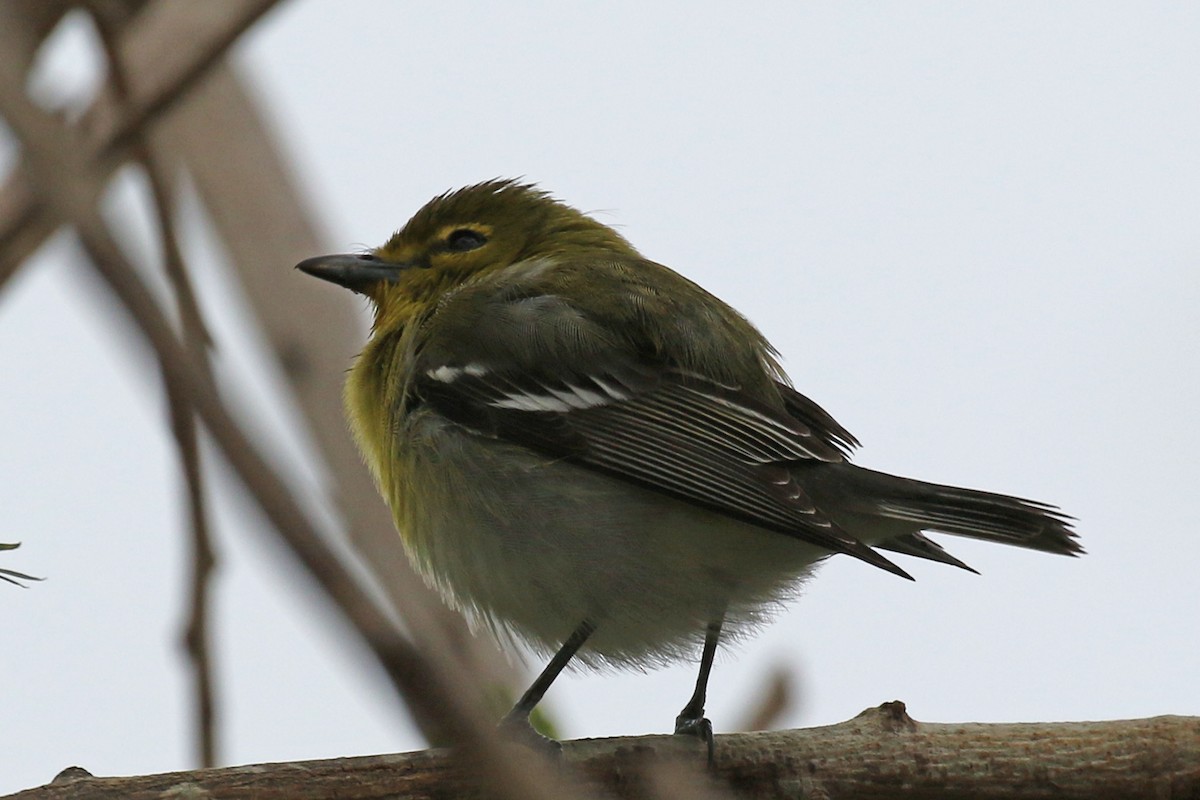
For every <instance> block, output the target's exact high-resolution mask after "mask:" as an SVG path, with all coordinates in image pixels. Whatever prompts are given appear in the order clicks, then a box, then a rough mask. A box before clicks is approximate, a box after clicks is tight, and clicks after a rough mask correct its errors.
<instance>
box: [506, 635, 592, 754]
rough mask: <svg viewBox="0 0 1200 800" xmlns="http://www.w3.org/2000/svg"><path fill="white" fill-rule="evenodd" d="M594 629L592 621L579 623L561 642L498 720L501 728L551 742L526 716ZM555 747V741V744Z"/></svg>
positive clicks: (532, 738) (535, 739)
mask: <svg viewBox="0 0 1200 800" xmlns="http://www.w3.org/2000/svg"><path fill="white" fill-rule="evenodd" d="M595 630H596V625H595V623H593V622H592V621H591V620H587V619H585V620H584V621H583V622H581V623H579V627H577V628H576V629H575V630H574V631H573V632H572V633H571V635H570V636H568V637H567V640H566V641H565V642H563V645H562V647H560V648H558V652H557V653H555V654H554V657H553V658H551V659H550V663H549V664H547V665H546V668H545V669H543V670H542V673H541V674H540V675H538V676H537V678H536V679H535V680H534V682H533V683H532V684H531V685H530V687H529V688H528V689H526V690H525V694H523V695H521V699H520V700H518V701H517V704H516V705H515V706H513V708H512V711H509V712H508V714H507V715H506V716H505V717H504V719H503V720H502V721H501V723H500V726H501V727H502V728H507V729H509V730H514V731H519V732H520V733H521V734H522V735H525V736H526V737H527V738H529V739H531V740H533V741H537V740H543V741H545V742H550V741H552V740H550V739H547V738H546V737H545V736H542V735H541V734H539V733H538V732H537V731H535V730H534V729H533V725H532V724H531V723H530V722H529V715H530V713H531V712H532V711H533V709H534V706H536V705H537V704H538V703H539V702H541V700H542V697H543V696H544V695H545V694H546V690H547V689H549V688H550V684H552V683H554V679H555V678H557V677H558V674H559V673H560V672H562V671H563V669H564V668H565V667H566V666H567V664H568V663H569V662H570V661H571V659H572V658H573V657H574V655H575V653H577V652H578V651H579V648H580V647H583V643H584V642H586V641H587V640H588V637H589V636H591V635H592V633H593V632H594V631H595ZM554 744H555V745H556V746H557V744H558V743H557V742H555V743H554Z"/></svg>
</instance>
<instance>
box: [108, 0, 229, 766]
mask: <svg viewBox="0 0 1200 800" xmlns="http://www.w3.org/2000/svg"><path fill="white" fill-rule="evenodd" d="M92 5H93V16H94V18H95V19H96V22H97V27H98V28H99V30H100V38H101V41H102V42H103V45H104V51H105V55H106V57H107V59H108V64H109V85H110V86H111V87H112V90H113V96H114V98H115V99H116V102H118V103H128V102H129V97H130V93H131V92H130V88H129V81H128V78H127V77H126V71H125V66H124V63H123V60H124V59H123V58H122V56H121V52H120V49H119V48H118V46H117V41H116V36H117V34H118V32H119V31H120V30H121V28H122V27H123V26H124V24H125V23H126V21H127V7H126V6H125V5H124V4H123V3H113V2H111V0H108V2H94V3H93V4H92ZM130 149H131V154H132V156H133V158H134V160H135V161H137V162H138V163H139V164H140V165H141V167H142V170H143V172H145V174H146V178H147V180H148V182H149V184H150V191H151V195H152V199H153V206H154V212H155V221H156V222H157V224H158V231H159V239H160V242H161V244H162V252H163V270H164V272H165V273H166V275H167V280H168V282H169V283H170V285H171V289H172V291H173V292H174V295H175V305H176V310H177V312H178V314H179V320H180V329H181V331H182V334H183V344H184V346H185V347H186V348H187V349H188V350H189V351H190V352H191V353H192V354H193V355H194V356H195V358H196V360H197V362H199V363H200V364H201V365H202V366H203V367H204V369H205V371H206V372H207V373H208V375H209V377H210V378H211V376H212V371H211V369H210V368H209V364H208V360H207V352H206V350H207V348H208V347H209V346H210V345H211V343H212V339H211V337H210V336H209V334H208V330H207V328H206V327H205V325H204V320H203V319H202V317H201V314H200V306H199V304H198V303H197V301H196V293H195V292H194V291H193V289H192V284H191V281H190V280H189V279H188V274H187V270H186V268H185V267H184V262H183V253H182V252H181V250H180V247H179V237H178V235H177V234H176V231H175V209H174V203H173V201H172V198H173V193H172V190H171V186H170V181H169V180H168V177H167V168H166V167H165V166H164V164H163V161H162V159H160V158H158V157H157V156H156V154H155V152H154V149H153V147H152V146H151V143H150V140H149V139H145V138H141V137H138V138H135V139H134V141H133V145H132V147H131V148H130ZM163 386H164V389H165V390H166V393H167V402H168V405H169V407H170V414H171V431H172V433H173V434H174V436H175V443H176V446H177V449H178V450H179V461H180V467H181V469H182V472H183V479H184V487H185V490H186V494H187V505H188V520H189V523H190V524H189V526H188V527H189V530H190V532H191V537H190V541H191V565H192V573H191V580H190V581H189V582H188V588H189V596H190V602H189V603H188V615H187V621H186V623H185V625H184V633H183V637H182V638H183V643H184V648H185V651H186V653H187V655H188V660H189V662H190V663H191V667H192V686H193V689H194V692H195V713H196V731H197V735H196V745H197V747H196V749H197V759H198V762H199V764H200V766H202V767H213V766H216V764H217V741H216V731H217V728H216V724H215V720H214V717H215V714H216V711H215V709H216V689H215V686H214V683H213V669H212V654H211V651H210V649H209V646H208V644H209V635H208V620H209V617H208V607H209V601H208V597H209V589H210V587H211V582H212V575H213V571H214V570H215V569H216V563H217V560H216V555H215V553H214V551H213V545H212V537H211V536H210V535H209V529H208V514H207V509H206V506H205V499H204V495H205V493H204V480H203V475H204V473H203V470H202V469H201V464H200V447H199V441H198V436H197V426H196V417H195V414H194V413H193V411H192V407H191V404H190V403H188V401H187V395H186V394H185V393H184V392H183V391H182V390H181V387H180V386H178V385H177V384H175V383H174V382H172V381H171V380H170V379H169V377H168V375H167V371H166V369H165V368H164V369H163Z"/></svg>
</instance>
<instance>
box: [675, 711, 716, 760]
mask: <svg viewBox="0 0 1200 800" xmlns="http://www.w3.org/2000/svg"><path fill="white" fill-rule="evenodd" d="M675 735H676V736H694V737H696V738H697V739H699V740H700V741H702V742H704V746H705V747H706V748H708V766H709V767H712V765H713V751H714V749H715V742H714V740H713V727H712V723H711V722H709V721H708V717H705V716H704V715H703V714H702V715H701V716H699V717H693V716H689V715H686V714H680V715H679V716H678V717H676V718H675Z"/></svg>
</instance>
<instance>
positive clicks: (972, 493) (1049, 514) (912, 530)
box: [793, 463, 1083, 569]
mask: <svg viewBox="0 0 1200 800" xmlns="http://www.w3.org/2000/svg"><path fill="white" fill-rule="evenodd" d="M794 469H796V468H794ZM793 474H795V476H796V478H797V480H798V482H799V483H800V485H801V486H803V487H804V489H805V490H806V492H808V494H809V495H810V496H811V497H812V498H813V501H814V502H815V504H816V506H817V507H818V508H820V509H821V510H822V511H824V512H826V513H827V514H828V515H829V516H830V517H831V518H832V519H833V520H834V521H835V522H836V523H838V524H839V525H840V526H841V527H843V528H845V529H846V530H847V531H849V532H850V533H851V534H852V535H855V536H857V537H858V538H859V539H861V540H863V541H864V542H866V543H868V544H871V545H873V546H875V547H878V548H880V549H883V550H891V551H894V552H898V553H904V554H906V555H911V556H917V557H919V558H925V559H929V560H932V561H940V562H942V563H946V564H953V565H955V566H958V567H962V568H965V569H970V567H968V566H967V565H966V564H964V563H963V562H961V561H959V560H958V559H957V558H955V557H954V556H952V555H950V554H949V553H947V552H946V551H945V550H943V549H942V548H941V547H940V546H939V545H938V544H936V543H934V542H932V541H930V540H929V539H926V538H925V537H924V536H922V535H921V533H920V531H934V532H937V533H948V534H952V535H955V536H966V537H969V538H972V539H981V540H984V541H989V542H999V543H1001V544H1007V545H1013V546H1015V547H1025V548H1029V549H1031V550H1040V551H1042V552H1046V553H1060V554H1062V555H1072V556H1073V555H1079V554H1081V553H1082V552H1083V548H1082V547H1080V545H1079V542H1078V536H1077V534H1076V533H1075V531H1074V530H1073V529H1072V522H1073V521H1074V518H1073V517H1070V516H1068V515H1066V514H1064V513H1063V512H1062V511H1060V510H1059V509H1058V508H1057V507H1055V506H1052V505H1048V504H1046V503H1040V502H1037V501H1036V500H1026V499H1023V498H1020V497H1010V496H1008V495H1002V494H994V493H992V492H983V491H979V490H977V489H960V488H957V487H954V486H943V485H941V484H936V483H927V482H925V481H917V480H912V479H910V478H900V477H897V476H895V475H888V474H886V473H883V472H875V471H874V470H869V469H864V468H862V467H857V466H854V465H852V464H845V463H842V464H821V465H819V468H803V467H801V468H799V469H797V470H796V471H795V472H794V473H793Z"/></svg>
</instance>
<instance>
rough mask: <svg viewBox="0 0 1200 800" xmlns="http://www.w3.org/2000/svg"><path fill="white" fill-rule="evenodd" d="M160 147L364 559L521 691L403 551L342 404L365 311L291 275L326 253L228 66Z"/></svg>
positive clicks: (399, 599) (445, 638) (492, 675)
mask: <svg viewBox="0 0 1200 800" xmlns="http://www.w3.org/2000/svg"><path fill="white" fill-rule="evenodd" d="M156 143H158V144H159V145H160V146H161V147H162V148H163V149H164V151H165V152H170V153H172V154H173V155H174V156H175V157H177V158H178V159H180V160H181V161H182V162H183V163H184V164H186V165H187V167H188V169H189V171H190V173H191V175H192V177H193V180H194V182H195V185H196V189H197V191H198V193H199V195H200V197H201V199H202V201H203V202H204V204H205V208H206V209H207V211H208V213H209V215H210V217H211V219H212V222H213V225H214V227H215V228H216V230H217V231H218V233H219V234H220V236H221V239H222V242H223V243H224V245H225V247H226V249H227V251H228V255H229V259H230V261H231V262H232V264H233V265H234V267H235V268H236V271H237V272H236V274H237V277H238V278H239V279H240V281H241V286H242V288H243V290H244V292H245V297H246V298H247V300H248V301H249V304H250V307H251V309H252V311H253V313H254V316H255V318H256V319H257V321H258V323H259V325H260V327H261V329H262V331H263V332H264V333H265V335H266V337H267V340H268V342H270V345H271V349H272V351H273V352H274V354H275V356H276V358H277V359H278V362H279V365H280V367H281V369H282V374H283V376H284V378H285V379H286V380H287V382H288V385H289V386H290V387H291V389H292V395H293V398H294V400H295V401H296V402H297V404H298V406H299V409H300V411H301V412H302V413H303V415H304V417H305V419H306V421H307V423H308V432H309V433H310V434H311V435H312V438H313V440H314V442H315V444H316V446H317V448H318V449H319V450H320V453H321V455H322V456H323V458H324V462H325V463H326V465H327V466H328V472H327V475H326V476H325V477H326V478H327V480H328V482H329V485H330V486H331V490H330V492H331V495H332V497H333V500H334V502H335V503H336V505H337V510H338V512H339V514H340V516H341V518H342V520H343V521H344V522H345V525H346V533H347V536H348V538H349V541H350V543H351V545H352V546H353V548H354V550H355V551H356V552H357V553H358V554H359V555H360V556H361V557H362V563H363V564H364V565H365V566H366V567H367V568H368V569H369V570H370V571H371V573H372V574H373V575H374V577H375V578H376V582H377V583H378V585H379V586H380V587H381V588H382V589H383V590H384V592H385V593H386V594H387V596H388V598H389V600H390V601H391V604H392V606H393V608H395V609H398V610H399V611H400V612H401V613H402V615H403V616H404V618H405V623H406V624H408V625H412V624H416V622H417V621H416V620H413V619H411V614H410V613H409V609H411V608H412V607H414V606H420V607H421V608H423V609H425V613H424V616H423V619H426V620H428V622H429V624H430V625H431V626H432V627H433V629H432V630H428V631H426V634H427V635H429V636H436V637H437V638H438V640H440V641H442V642H444V643H445V645H446V647H447V648H448V649H449V650H450V652H452V653H454V654H455V656H456V657H458V658H459V659H461V660H462V661H463V662H464V664H465V665H466V666H467V668H468V669H469V670H470V671H471V673H472V674H473V675H477V676H479V678H480V683H481V684H485V685H486V686H488V687H492V686H497V685H498V686H502V687H506V688H508V689H510V690H511V689H512V688H513V687H514V686H516V685H517V684H520V683H522V682H523V679H524V676H523V675H521V674H519V671H518V670H517V669H516V668H515V667H514V666H513V665H512V664H511V663H510V662H509V661H508V660H507V659H506V658H505V657H504V655H503V654H502V653H500V652H499V650H498V649H497V648H496V646H495V644H494V643H493V642H492V641H491V640H490V639H486V638H481V637H476V636H473V635H472V634H471V633H470V631H469V629H468V627H467V625H466V623H465V622H464V620H463V618H462V617H461V615H459V614H458V613H457V612H455V611H453V610H451V609H450V608H448V607H447V606H446V605H445V604H443V603H442V602H441V600H440V598H439V597H438V596H437V594H436V592H434V591H433V590H432V589H430V588H429V587H428V586H427V585H426V584H425V582H424V581H423V580H421V578H420V577H419V576H418V575H417V574H416V573H415V572H414V571H413V569H412V567H411V565H410V564H409V561H408V559H407V557H406V556H405V554H404V551H403V548H402V547H401V544H400V537H399V536H398V535H397V534H396V528H395V524H394V523H393V521H392V518H391V514H390V512H389V511H388V509H387V507H386V506H385V505H384V503H383V501H382V499H381V498H380V495H379V492H378V491H377V490H376V488H375V484H374V480H373V479H372V478H371V475H370V473H369V472H368V471H367V469H366V466H365V465H364V463H363V460H362V458H361V456H360V455H359V453H358V449H357V447H356V446H355V444H354V442H353V440H352V439H351V437H350V433H349V428H348V427H347V425H346V422H345V415H344V411H343V408H342V382H343V380H344V377H345V371H346V368H347V366H348V365H349V364H350V362H351V359H352V358H353V356H354V354H355V353H357V352H358V350H359V349H361V347H362V343H363V340H364V338H365V335H366V334H365V330H364V327H365V326H364V324H363V318H362V316H361V304H359V303H357V302H355V298H353V297H351V296H350V295H348V294H343V293H337V292H329V291H328V287H326V286H323V285H321V284H320V283H319V282H317V281H309V280H304V279H303V278H302V277H301V276H297V275H295V274H294V273H293V272H292V270H291V266H292V265H293V264H295V263H297V262H299V261H300V260H302V259H304V258H307V257H309V256H312V255H314V254H316V253H321V252H327V251H328V250H329V248H328V247H327V246H326V245H325V244H324V243H323V239H322V237H321V236H319V235H318V233H317V231H316V227H317V226H316V224H315V223H314V222H313V214H312V213H311V212H310V211H309V207H308V204H307V203H306V202H305V201H304V199H303V195H302V193H301V192H300V190H299V189H298V188H297V187H296V184H295V181H294V179H293V178H292V176H291V172H290V169H289V167H288V165H287V164H286V163H285V160H284V158H283V156H282V155H281V154H280V147H279V145H278V144H276V140H275V137H274V136H273V135H272V132H271V130H270V128H269V125H268V124H267V123H266V121H265V120H264V119H263V117H262V113H261V112H260V110H259V108H258V105H257V103H256V102H255V100H254V98H253V97H252V96H251V93H250V92H249V91H248V90H247V88H246V87H245V85H244V83H243V81H242V80H241V79H240V78H239V77H238V75H237V73H236V71H235V70H234V69H232V68H231V67H230V66H228V65H219V66H218V67H216V68H215V69H214V70H213V72H212V74H211V76H210V77H209V78H208V79H207V80H206V81H205V82H204V84H203V85H202V86H201V87H199V88H198V89H197V91H195V92H193V93H192V95H191V96H190V97H189V98H188V100H187V102H186V103H184V104H183V105H182V107H181V108H180V109H179V112H178V113H176V114H173V115H172V116H171V118H170V119H168V120H166V121H165V124H164V125H163V126H162V127H161V129H160V130H159V131H157V132H156ZM520 688H523V687H520ZM489 694H493V695H494V694H495V693H489ZM510 694H511V693H510ZM503 711H507V708H505V709H503ZM499 713H502V712H501V711H498V712H497V715H498V714H499Z"/></svg>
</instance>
